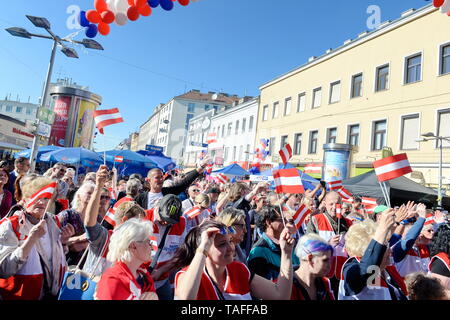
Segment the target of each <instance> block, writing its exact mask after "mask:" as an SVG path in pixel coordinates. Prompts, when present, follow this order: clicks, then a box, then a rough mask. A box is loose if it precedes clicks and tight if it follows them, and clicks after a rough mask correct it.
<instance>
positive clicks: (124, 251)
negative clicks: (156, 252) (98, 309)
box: [95, 218, 158, 300]
mask: <svg viewBox="0 0 450 320" xmlns="http://www.w3.org/2000/svg"><path fill="white" fill-rule="evenodd" d="M151 235H152V224H151V222H149V221H144V220H140V219H136V218H133V219H130V220H128V221H126V222H124V223H123V224H121V225H120V226H119V227H117V228H116V229H115V231H114V233H113V235H112V236H111V240H110V244H109V252H108V255H107V259H108V261H109V262H111V263H112V264H113V265H112V267H111V268H109V269H108V270H107V271H106V272H105V273H104V274H103V275H102V277H101V279H100V281H99V283H98V284H97V289H96V293H95V299H96V300H158V296H157V295H156V290H155V286H154V283H153V279H152V277H151V276H150V273H149V272H148V271H147V270H146V269H141V265H142V264H144V263H147V262H150V260H151V253H152V244H151V241H150V236H151Z"/></svg>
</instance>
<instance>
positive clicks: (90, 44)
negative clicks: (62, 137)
mask: <svg viewBox="0 0 450 320" xmlns="http://www.w3.org/2000/svg"><path fill="white" fill-rule="evenodd" d="M26 17H27V18H28V19H29V20H30V21H31V23H33V25H34V26H35V27H37V28H42V29H45V30H46V31H47V33H49V34H50V35H49V36H48V35H42V34H34V33H30V32H28V31H27V30H25V29H23V28H18V27H13V28H7V29H6V31H7V32H8V33H9V34H11V35H13V36H15V37H20V38H25V39H31V38H32V37H36V38H44V39H50V40H52V41H53V48H52V53H51V56H50V62H49V66H48V71H47V76H46V79H45V85H44V90H43V93H42V98H41V108H44V107H45V106H46V105H47V96H48V91H49V88H50V83H51V77H52V72H53V65H54V63H55V56H56V49H57V47H58V45H60V46H61V47H62V49H61V52H62V53H64V54H65V55H66V56H67V57H69V58H76V59H78V58H79V57H78V54H77V52H76V51H75V50H74V49H72V48H69V47H67V46H66V45H65V44H64V42H72V43H77V44H81V45H83V46H84V47H86V48H88V49H95V50H103V47H102V46H101V44H99V43H98V42H97V41H95V40H92V39H83V41H75V40H70V39H64V38H60V37H58V36H57V35H55V34H54V33H53V32H52V30H51V25H50V22H49V21H48V20H47V19H46V18H43V17H35V16H30V15H27V16H26ZM36 125H37V126H38V125H39V119H37V121H36ZM32 133H33V134H34V139H33V145H32V147H31V155H30V172H34V170H35V168H36V155H37V145H38V139H39V138H38V132H37V130H33V132H32Z"/></svg>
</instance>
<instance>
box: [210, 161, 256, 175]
mask: <svg viewBox="0 0 450 320" xmlns="http://www.w3.org/2000/svg"><path fill="white" fill-rule="evenodd" d="M212 173H213V174H214V173H223V174H226V175H230V176H246V175H250V173H249V172H248V171H246V170H244V169H243V168H242V167H241V166H240V165H238V164H236V163H233V164H230V165H229V166H227V167H225V168H222V169H219V170H214V171H213V172H212Z"/></svg>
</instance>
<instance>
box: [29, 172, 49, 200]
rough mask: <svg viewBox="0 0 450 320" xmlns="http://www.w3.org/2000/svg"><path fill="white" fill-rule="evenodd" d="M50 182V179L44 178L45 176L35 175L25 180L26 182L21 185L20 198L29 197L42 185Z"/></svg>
mask: <svg viewBox="0 0 450 320" xmlns="http://www.w3.org/2000/svg"><path fill="white" fill-rule="evenodd" d="M50 183H52V180H50V179H48V178H46V177H35V178H30V179H27V180H26V183H24V184H23V185H22V187H21V188H22V195H23V197H22V199H29V198H31V197H32V196H33V194H35V193H36V192H38V191H39V190H41V189H42V188H43V187H45V186H48V185H49V184H50Z"/></svg>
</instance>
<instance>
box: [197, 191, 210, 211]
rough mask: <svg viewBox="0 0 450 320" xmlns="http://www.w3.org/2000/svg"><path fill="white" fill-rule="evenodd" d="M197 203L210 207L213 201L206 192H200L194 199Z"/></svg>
mask: <svg viewBox="0 0 450 320" xmlns="http://www.w3.org/2000/svg"><path fill="white" fill-rule="evenodd" d="M194 201H195V203H196V204H198V205H199V206H202V207H203V208H208V207H209V203H210V202H211V201H210V200H209V197H208V196H207V195H206V194H204V193H200V194H198V195H197V196H196V197H195V199H194Z"/></svg>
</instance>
